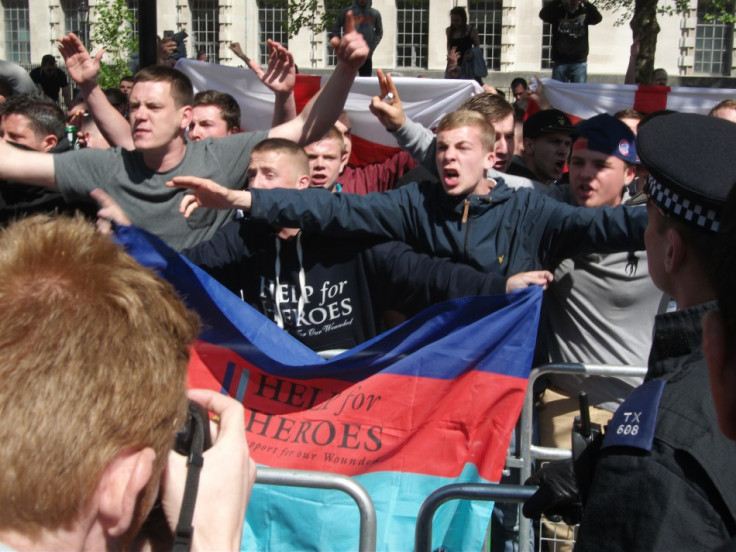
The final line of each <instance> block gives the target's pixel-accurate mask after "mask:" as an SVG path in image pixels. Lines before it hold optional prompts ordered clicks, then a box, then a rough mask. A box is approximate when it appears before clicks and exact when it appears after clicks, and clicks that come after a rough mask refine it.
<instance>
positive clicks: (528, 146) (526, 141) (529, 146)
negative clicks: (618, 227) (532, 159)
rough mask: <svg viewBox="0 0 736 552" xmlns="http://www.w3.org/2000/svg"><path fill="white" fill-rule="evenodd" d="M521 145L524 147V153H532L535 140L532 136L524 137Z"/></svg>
mask: <svg viewBox="0 0 736 552" xmlns="http://www.w3.org/2000/svg"><path fill="white" fill-rule="evenodd" d="M521 145H522V147H523V148H524V153H532V152H533V151H534V140H532V139H531V138H522V139H521Z"/></svg>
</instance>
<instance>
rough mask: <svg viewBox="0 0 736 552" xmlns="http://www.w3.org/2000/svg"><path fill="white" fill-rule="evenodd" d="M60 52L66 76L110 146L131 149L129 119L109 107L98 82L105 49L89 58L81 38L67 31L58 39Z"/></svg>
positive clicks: (131, 138)
mask: <svg viewBox="0 0 736 552" xmlns="http://www.w3.org/2000/svg"><path fill="white" fill-rule="evenodd" d="M59 52H60V53H61V55H62V56H63V58H64V62H65V63H66V70H67V71H68V73H69V76H70V77H71V78H72V79H73V80H74V82H76V83H77V85H79V89H80V90H81V91H82V96H83V97H84V101H85V102H86V103H87V106H88V107H89V110H90V112H91V113H92V116H93V117H94V119H95V122H96V123H97V127H98V128H99V129H100V132H101V133H102V135H103V136H104V137H105V139H106V140H107V141H108V142H109V143H110V144H111V145H113V146H120V147H123V148H125V149H129V150H132V149H133V148H134V146H133V137H132V136H131V134H130V125H129V124H128V121H126V120H125V117H123V116H122V115H121V114H120V112H119V111H118V110H117V109H115V108H114V107H113V106H112V104H111V103H110V101H109V100H108V99H107V96H105V93H104V92H103V91H102V88H100V86H99V84H97V75H99V73H100V61H101V60H102V55H103V54H104V53H105V52H104V50H100V51H99V52H97V54H96V55H95V57H92V56H91V55H90V54H89V52H88V51H87V48H85V47H84V44H82V41H81V40H79V38H77V36H76V35H75V34H74V33H69V34H68V35H66V36H64V37H62V38H61V40H59Z"/></svg>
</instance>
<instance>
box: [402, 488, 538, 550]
mask: <svg viewBox="0 0 736 552" xmlns="http://www.w3.org/2000/svg"><path fill="white" fill-rule="evenodd" d="M536 490H537V488H536V487H524V486H522V485H494V484H492V483H453V484H451V485H446V486H444V487H440V488H439V489H437V490H436V491H434V492H433V493H432V494H431V495H429V496H428V497H427V498H426V499H425V500H424V502H423V503H422V505H421V506H420V508H419V514H418V515H417V525H416V529H415V533H414V552H431V550H432V519H433V518H434V514H435V512H436V511H437V508H439V507H440V506H442V504H444V503H445V502H447V501H448V500H457V499H461V500H488V501H490V500H492V501H494V502H495V501H499V502H516V503H519V504H523V503H524V502H526V500H527V499H528V498H529V497H531V496H532V495H533V494H534V492H535V491H536ZM527 532H528V531H527Z"/></svg>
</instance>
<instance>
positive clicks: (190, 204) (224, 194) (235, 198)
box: [166, 176, 251, 218]
mask: <svg viewBox="0 0 736 552" xmlns="http://www.w3.org/2000/svg"><path fill="white" fill-rule="evenodd" d="M166 185H167V186H168V187H169V188H186V189H187V190H189V191H190V192H192V193H191V194H185V195H184V197H183V198H182V199H181V203H180V204H179V212H180V213H181V214H182V215H184V218H189V216H190V215H191V214H192V213H193V212H194V210H195V209H197V208H199V207H208V208H210V209H224V210H228V209H242V210H243V211H245V212H248V211H250V206H251V193H250V192H249V191H248V190H231V189H229V188H226V187H225V186H222V185H220V184H218V183H217V182H215V181H214V180H210V179H209V178H199V177H196V176H175V177H174V178H173V179H172V180H170V181H169V182H167V183H166Z"/></svg>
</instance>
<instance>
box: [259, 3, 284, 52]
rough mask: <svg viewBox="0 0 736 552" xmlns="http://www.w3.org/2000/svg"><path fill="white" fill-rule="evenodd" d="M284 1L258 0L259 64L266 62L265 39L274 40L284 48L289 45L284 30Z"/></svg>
mask: <svg viewBox="0 0 736 552" xmlns="http://www.w3.org/2000/svg"><path fill="white" fill-rule="evenodd" d="M286 6H287V4H286V2H282V1H280V0H260V1H259V2H258V46H259V47H260V59H259V63H260V64H261V65H266V64H267V63H268V43H267V40H268V39H269V38H270V39H271V40H275V41H276V42H278V43H280V44H281V45H282V46H283V47H284V48H288V47H289V35H288V33H287V31H286V21H287V13H286Z"/></svg>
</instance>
